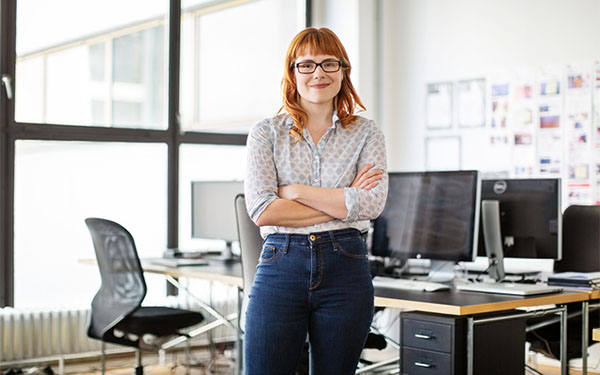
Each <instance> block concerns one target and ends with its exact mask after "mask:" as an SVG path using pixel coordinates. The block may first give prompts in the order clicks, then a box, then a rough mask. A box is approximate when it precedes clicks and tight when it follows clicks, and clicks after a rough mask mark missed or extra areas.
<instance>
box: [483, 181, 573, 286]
mask: <svg viewBox="0 0 600 375" xmlns="http://www.w3.org/2000/svg"><path fill="white" fill-rule="evenodd" d="M560 186H561V182H560V178H535V179H492V180H483V181H482V184H481V200H482V213H481V228H480V234H479V245H478V255H480V256H487V257H488V259H489V262H490V270H489V271H488V272H489V273H490V276H492V277H493V278H494V279H496V280H501V279H502V278H503V277H504V270H503V265H502V262H503V258H504V257H513V258H538V259H539V258H546V259H555V260H560V259H561V258H562V245H561V243H562V241H561V232H562V231H561V228H562V215H561V188H560ZM495 202H497V203H495ZM484 203H485V204H484ZM486 210H488V211H489V212H486ZM486 228H487V231H488V233H485V231H484V230H485V229H486Z"/></svg>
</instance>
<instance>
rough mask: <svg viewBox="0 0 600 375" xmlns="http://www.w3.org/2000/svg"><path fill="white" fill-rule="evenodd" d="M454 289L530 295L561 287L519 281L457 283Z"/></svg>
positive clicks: (549, 291)
mask: <svg viewBox="0 0 600 375" xmlns="http://www.w3.org/2000/svg"><path fill="white" fill-rule="evenodd" d="M456 289H458V290H461V291H466V292H481V293H493V294H509V295H513V296H530V295H535V294H544V293H555V292H560V291H561V290H562V288H561V287H556V286H548V285H545V284H520V283H473V284H461V285H457V286H456Z"/></svg>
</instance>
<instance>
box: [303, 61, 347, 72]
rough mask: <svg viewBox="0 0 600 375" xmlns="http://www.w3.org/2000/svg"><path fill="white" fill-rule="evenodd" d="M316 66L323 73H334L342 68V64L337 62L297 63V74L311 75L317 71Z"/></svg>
mask: <svg viewBox="0 0 600 375" xmlns="http://www.w3.org/2000/svg"><path fill="white" fill-rule="evenodd" d="M317 66H320V67H321V69H323V71H324V72H325V73H335V72H337V71H339V70H340V68H341V67H342V62H341V61H338V60H325V61H322V62H320V63H316V62H299V63H297V64H296V69H298V73H302V74H311V73H314V72H315V70H317Z"/></svg>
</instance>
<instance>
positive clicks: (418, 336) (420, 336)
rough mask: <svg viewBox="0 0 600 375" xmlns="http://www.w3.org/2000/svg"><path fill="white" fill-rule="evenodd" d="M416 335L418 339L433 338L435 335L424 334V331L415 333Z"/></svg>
mask: <svg viewBox="0 0 600 375" xmlns="http://www.w3.org/2000/svg"><path fill="white" fill-rule="evenodd" d="M415 337H416V338H418V339H423V340H431V339H433V336H429V335H424V334H422V333H415Z"/></svg>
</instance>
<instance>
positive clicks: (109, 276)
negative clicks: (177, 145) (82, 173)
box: [85, 218, 204, 350]
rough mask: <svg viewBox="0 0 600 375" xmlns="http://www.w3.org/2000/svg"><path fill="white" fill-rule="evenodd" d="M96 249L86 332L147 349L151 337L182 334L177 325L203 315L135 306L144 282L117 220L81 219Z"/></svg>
mask: <svg viewBox="0 0 600 375" xmlns="http://www.w3.org/2000/svg"><path fill="white" fill-rule="evenodd" d="M85 222H86V224H87V226H88V228H89V230H90V234H91V236H92V241H93V243H94V249H95V251H96V259H97V262H98V268H99V270H100V276H101V279H102V285H101V287H100V290H98V293H96V296H95V297H94V299H93V301H92V313H91V319H90V325H89V328H88V336H89V337H93V338H97V339H100V340H102V341H105V342H110V343H115V344H121V345H126V346H132V347H136V348H138V349H148V350H153V349H157V347H155V346H153V345H155V344H156V342H154V343H153V342H147V341H146V340H144V335H146V334H150V335H152V336H153V337H154V338H162V337H168V336H170V335H185V334H183V333H182V332H180V331H179V330H180V329H182V328H186V327H189V326H192V325H195V324H197V323H200V322H201V321H202V320H203V319H204V317H203V316H202V314H201V313H199V312H196V311H189V310H182V309H177V308H171V307H164V306H143V307H142V306H141V304H142V301H143V300H144V297H145V296H146V282H145V280H144V274H143V269H142V265H141V262H140V259H139V257H138V254H137V250H136V247H135V243H134V241H133V237H132V236H131V234H130V233H129V232H128V231H127V230H126V229H125V228H123V227H122V226H121V225H119V224H117V223H115V222H113V221H110V220H106V219H99V218H88V219H86V220H85Z"/></svg>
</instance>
